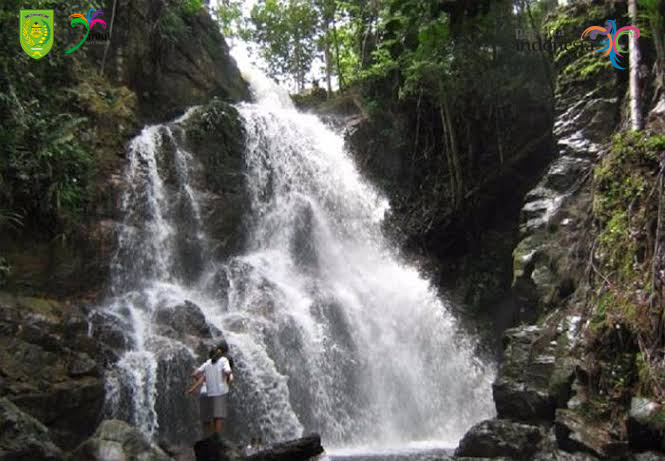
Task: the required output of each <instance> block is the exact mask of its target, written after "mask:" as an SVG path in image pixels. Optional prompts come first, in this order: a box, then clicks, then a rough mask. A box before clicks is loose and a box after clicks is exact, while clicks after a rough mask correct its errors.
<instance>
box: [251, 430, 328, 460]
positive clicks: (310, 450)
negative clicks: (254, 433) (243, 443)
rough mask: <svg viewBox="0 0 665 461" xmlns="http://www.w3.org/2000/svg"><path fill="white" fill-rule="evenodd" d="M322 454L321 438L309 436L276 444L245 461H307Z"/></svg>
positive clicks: (314, 435) (316, 435) (313, 435)
mask: <svg viewBox="0 0 665 461" xmlns="http://www.w3.org/2000/svg"><path fill="white" fill-rule="evenodd" d="M321 453H323V447H322V446H321V437H320V436H319V435H318V434H310V435H307V436H305V437H302V438H300V439H296V440H290V441H287V442H281V443H276V444H274V445H271V446H270V447H269V448H267V449H265V450H261V451H259V452H258V453H254V454H252V455H250V456H248V457H247V461H307V460H309V459H310V458H313V457H314V456H318V455H320V454H321Z"/></svg>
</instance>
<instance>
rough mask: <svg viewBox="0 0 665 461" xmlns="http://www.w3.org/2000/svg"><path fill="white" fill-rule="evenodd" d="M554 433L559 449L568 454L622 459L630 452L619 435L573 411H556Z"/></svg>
mask: <svg viewBox="0 0 665 461" xmlns="http://www.w3.org/2000/svg"><path fill="white" fill-rule="evenodd" d="M554 432H555V434H556V439H557V443H558V444H559V447H561V448H562V449H563V450H565V451H568V452H585V453H590V454H592V455H594V456H598V457H600V458H620V457H622V456H625V455H626V454H627V452H628V444H627V443H626V442H624V441H621V440H620V439H619V437H618V434H615V433H613V432H612V431H611V430H610V429H609V428H607V427H605V426H604V425H603V424H602V423H598V422H591V421H588V420H587V419H585V418H584V417H583V416H582V415H580V414H579V413H577V412H575V411H572V410H563V409H560V410H557V411H556V419H555V425H554Z"/></svg>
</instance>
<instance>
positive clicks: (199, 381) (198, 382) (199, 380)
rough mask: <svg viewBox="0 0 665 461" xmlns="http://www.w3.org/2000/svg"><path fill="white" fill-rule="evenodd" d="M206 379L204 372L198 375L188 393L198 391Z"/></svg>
mask: <svg viewBox="0 0 665 461" xmlns="http://www.w3.org/2000/svg"><path fill="white" fill-rule="evenodd" d="M204 381H205V377H204V376H203V374H201V375H200V376H198V377H197V378H196V382H195V383H194V384H192V387H190V388H189V389H187V394H193V393H194V392H196V390H197V389H198V388H199V387H201V386H202V385H203V382H204Z"/></svg>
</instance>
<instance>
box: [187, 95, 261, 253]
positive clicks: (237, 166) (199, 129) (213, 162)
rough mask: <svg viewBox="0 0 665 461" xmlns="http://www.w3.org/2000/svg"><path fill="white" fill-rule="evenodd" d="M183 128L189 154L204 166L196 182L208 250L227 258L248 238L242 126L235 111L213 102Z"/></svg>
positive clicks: (225, 105) (238, 250)
mask: <svg viewBox="0 0 665 461" xmlns="http://www.w3.org/2000/svg"><path fill="white" fill-rule="evenodd" d="M184 128H185V130H186V134H187V142H188V144H189V145H190V146H191V151H192V152H194V153H196V158H197V160H198V161H199V162H200V163H201V165H202V167H203V168H202V170H203V174H202V175H201V176H200V177H198V178H196V181H197V187H198V188H199V189H204V190H205V192H206V193H205V194H203V195H202V196H201V197H200V200H199V206H200V211H201V216H202V218H203V221H204V223H205V227H206V231H207V234H208V236H209V239H210V242H209V245H210V250H211V251H212V252H213V254H214V255H215V256H217V257H218V258H219V259H220V260H221V259H227V258H228V257H229V256H232V255H235V254H237V253H239V252H240V251H241V250H242V249H243V248H244V245H245V238H246V235H247V229H246V223H245V221H244V219H245V214H246V210H247V209H248V207H249V192H248V189H247V178H246V174H245V168H246V165H245V159H244V151H245V132H244V126H243V123H242V120H241V117H240V114H239V113H238V110H237V109H236V108H235V107H233V106H232V105H230V104H227V103H225V102H224V101H222V100H221V99H218V98H215V99H213V100H211V101H210V102H209V103H208V104H207V105H205V106H203V107H202V108H201V109H200V110H197V111H196V112H195V113H194V114H193V115H192V116H191V117H190V118H189V119H188V120H187V121H186V122H185V123H184ZM208 256H210V255H208Z"/></svg>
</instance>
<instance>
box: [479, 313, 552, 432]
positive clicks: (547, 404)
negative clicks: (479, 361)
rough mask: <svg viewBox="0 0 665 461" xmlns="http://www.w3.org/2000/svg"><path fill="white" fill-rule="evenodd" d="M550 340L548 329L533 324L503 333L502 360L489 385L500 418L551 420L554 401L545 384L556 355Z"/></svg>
mask: <svg viewBox="0 0 665 461" xmlns="http://www.w3.org/2000/svg"><path fill="white" fill-rule="evenodd" d="M549 343H550V337H549V335H548V334H547V331H546V330H545V329H544V328H541V327H538V326H535V325H534V326H526V327H517V328H513V329H510V330H507V331H506V332H505V334H504V344H505V349H504V354H503V360H502V362H501V367H500V368H499V373H498V375H497V379H496V381H495V382H494V384H493V385H492V391H493V394H494V402H495V404H496V410H497V415H498V417H499V418H514V419H517V420H521V421H549V420H552V419H554V409H555V404H556V402H555V400H554V399H553V397H552V396H551V395H550V393H549V390H548V386H549V379H550V376H551V374H552V372H553V370H554V362H555V357H554V353H553V351H552V350H550V344H549Z"/></svg>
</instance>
